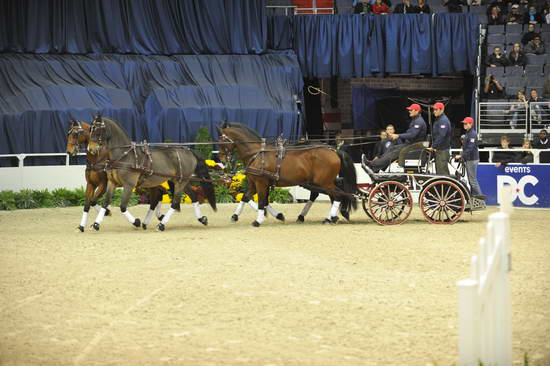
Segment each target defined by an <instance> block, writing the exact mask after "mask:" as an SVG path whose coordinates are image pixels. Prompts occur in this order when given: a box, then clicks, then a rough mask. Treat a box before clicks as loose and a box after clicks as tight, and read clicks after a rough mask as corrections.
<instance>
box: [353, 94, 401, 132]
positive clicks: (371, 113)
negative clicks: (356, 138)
mask: <svg viewBox="0 0 550 366" xmlns="http://www.w3.org/2000/svg"><path fill="white" fill-rule="evenodd" d="M394 96H399V89H398V88H384V89H382V88H369V87H368V86H366V85H357V86H353V87H352V89H351V100H352V102H351V105H352V111H351V114H352V118H353V128H354V129H362V130H372V129H377V128H383V127H382V126H383V124H382V123H381V121H380V118H379V113H378V111H377V107H376V103H377V101H379V100H380V99H384V98H387V97H394ZM387 123H390V122H389V121H387ZM394 124H395V122H394Z"/></svg>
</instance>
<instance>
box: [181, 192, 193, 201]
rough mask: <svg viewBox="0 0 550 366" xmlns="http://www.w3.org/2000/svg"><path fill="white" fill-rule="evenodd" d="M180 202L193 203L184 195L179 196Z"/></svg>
mask: <svg viewBox="0 0 550 366" xmlns="http://www.w3.org/2000/svg"><path fill="white" fill-rule="evenodd" d="M181 201H182V202H183V203H193V201H191V197H189V196H188V195H186V194H185V193H184V194H183V196H181Z"/></svg>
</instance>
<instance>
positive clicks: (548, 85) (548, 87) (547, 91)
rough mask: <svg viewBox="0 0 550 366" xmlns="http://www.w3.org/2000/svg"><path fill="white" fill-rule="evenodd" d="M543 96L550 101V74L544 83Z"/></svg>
mask: <svg viewBox="0 0 550 366" xmlns="http://www.w3.org/2000/svg"><path fill="white" fill-rule="evenodd" d="M542 96H543V97H544V98H545V99H547V100H550V74H548V76H547V78H546V81H545V82H544V88H543V89H542Z"/></svg>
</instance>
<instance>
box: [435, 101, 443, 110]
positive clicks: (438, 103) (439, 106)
mask: <svg viewBox="0 0 550 366" xmlns="http://www.w3.org/2000/svg"><path fill="white" fill-rule="evenodd" d="M432 108H433V109H445V104H443V103H441V102H437V103H435V104H434V105H433V106H432Z"/></svg>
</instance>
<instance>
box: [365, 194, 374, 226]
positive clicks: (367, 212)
mask: <svg viewBox="0 0 550 366" xmlns="http://www.w3.org/2000/svg"><path fill="white" fill-rule="evenodd" d="M362 203H363V211H365V213H366V214H367V216H368V217H369V218H371V219H372V220H374V218H373V217H372V216H371V214H370V212H369V199H368V197H367V198H363V201H362Z"/></svg>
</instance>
